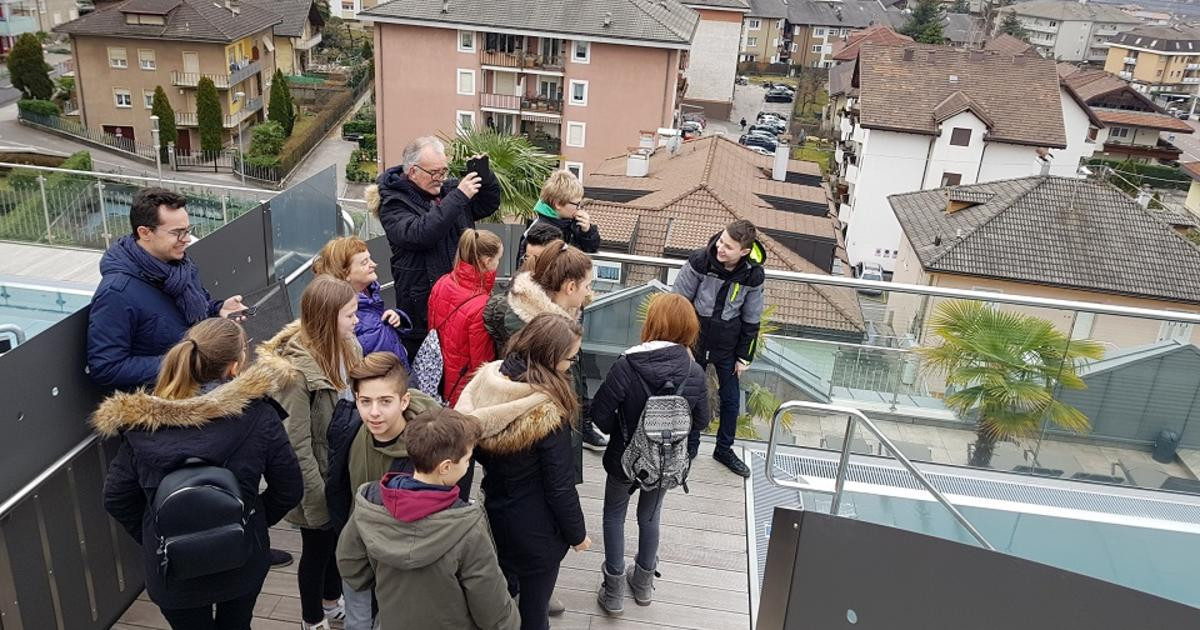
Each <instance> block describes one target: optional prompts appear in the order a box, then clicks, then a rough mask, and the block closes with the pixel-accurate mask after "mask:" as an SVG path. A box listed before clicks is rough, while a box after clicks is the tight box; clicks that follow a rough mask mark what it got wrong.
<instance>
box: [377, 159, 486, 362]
mask: <svg viewBox="0 0 1200 630" xmlns="http://www.w3.org/2000/svg"><path fill="white" fill-rule="evenodd" d="M448 164H449V160H448V159H447V158H446V147H445V145H444V144H442V141H441V140H438V139H437V138H435V137H433V136H426V137H423V138H417V139H416V140H413V141H412V142H410V143H409V144H408V146H406V147H405V148H404V154H403V156H402V162H401V164H400V165H399V166H395V167H392V168H390V169H388V170H387V171H384V172H383V173H382V174H381V175H380V176H379V180H378V182H377V184H378V185H377V186H372V187H370V188H368V189H367V205H368V207H369V208H371V210H372V212H375V213H376V214H377V215H378V216H379V222H380V223H382V224H383V229H384V232H385V233H386V234H387V239H388V243H389V244H390V245H391V248H392V279H393V280H395V282H396V306H397V307H399V308H400V310H402V311H404V312H405V313H407V314H408V316H409V318H411V319H412V323H413V326H412V330H411V331H409V332H407V333H402V334H401V338H402V341H403V343H404V348H405V350H407V351H408V356H410V357H415V356H416V355H417V349H418V348H420V347H421V342H422V341H424V340H425V335H426V334H427V333H428V318H427V315H428V309H429V293H430V291H431V290H432V289H433V283H434V282H437V279H438V278H440V277H442V276H443V275H445V274H447V273H449V272H450V270H451V269H453V267H454V253H455V251H456V249H457V248H458V238H459V236H461V235H462V233H463V231H464V230H466V229H467V228H473V227H475V221H477V220H479V219H483V218H485V217H488V216H490V215H491V214H493V213H495V212H496V211H497V210H499V209H500V183H499V182H498V181H497V180H496V176H495V175H493V174H492V171H491V169H490V168H489V167H488V163H487V157H486V156H481V155H476V156H472V158H471V160H470V161H469V162H468V165H470V166H473V167H474V168H475V170H474V171H472V172H469V173H467V174H466V175H465V176H464V177H463V178H462V179H461V180H460V179H448V177H449V167H448Z"/></svg>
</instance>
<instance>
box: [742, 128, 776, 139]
mask: <svg viewBox="0 0 1200 630" xmlns="http://www.w3.org/2000/svg"><path fill="white" fill-rule="evenodd" d="M747 133H759V134H763V135H768V136H771V137H772V138H774V137H775V136H778V135H779V133H780V132H779V131H777V130H776V129H775V127H774V126H771V125H750V128H749V129H748V130H747Z"/></svg>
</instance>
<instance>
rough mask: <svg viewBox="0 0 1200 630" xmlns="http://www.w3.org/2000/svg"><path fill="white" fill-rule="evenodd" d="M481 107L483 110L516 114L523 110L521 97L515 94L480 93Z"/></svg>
mask: <svg viewBox="0 0 1200 630" xmlns="http://www.w3.org/2000/svg"><path fill="white" fill-rule="evenodd" d="M479 107H480V108H481V109H501V110H505V111H512V112H516V111H520V110H521V97H520V96H515V95H513V94H491V93H488V92H480V93H479Z"/></svg>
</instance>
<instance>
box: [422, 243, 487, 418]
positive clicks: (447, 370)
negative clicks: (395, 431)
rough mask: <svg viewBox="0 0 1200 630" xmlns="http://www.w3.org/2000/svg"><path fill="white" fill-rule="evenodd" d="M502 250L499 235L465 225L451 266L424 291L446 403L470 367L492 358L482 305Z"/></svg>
mask: <svg viewBox="0 0 1200 630" xmlns="http://www.w3.org/2000/svg"><path fill="white" fill-rule="evenodd" d="M503 254H504V245H503V244H502V243H501V242H500V237H499V236H496V235H495V234H493V233H491V232H488V231H485V230H472V229H468V230H465V231H464V232H463V233H462V236H461V237H460V238H459V239H458V256H457V257H456V260H455V264H454V270H453V271H451V272H450V273H448V274H446V275H444V276H442V277H441V278H438V281H437V283H436V284H434V285H433V292H431V293H430V294H429V329H430V330H437V331H438V338H439V340H440V341H441V346H442V360H443V362H444V363H443V365H442V397H443V398H445V399H446V400H447V401H449V403H450V405H451V406H453V405H454V404H455V403H456V402H458V395H459V393H460V392H462V390H463V388H464V387H466V386H467V383H469V382H470V381H471V378H470V374H471V373H472V372H474V371H475V368H477V367H479V366H481V365H483V364H484V363H487V362H488V361H492V360H493V359H495V358H496V355H495V350H494V348H493V346H492V338H491V337H490V336H489V335H488V332H487V329H485V328H484V327H483V307H484V306H485V305H486V304H487V300H488V295H489V294H490V293H491V292H492V285H493V284H495V282H496V267H497V266H499V265H500V257H501V256H502V255H503Z"/></svg>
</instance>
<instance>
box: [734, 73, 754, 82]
mask: <svg viewBox="0 0 1200 630" xmlns="http://www.w3.org/2000/svg"><path fill="white" fill-rule="evenodd" d="M733 82H734V83H736V84H738V85H750V79H748V78H746V75H744V74H739V75H738V76H737V78H736V79H734V80H733Z"/></svg>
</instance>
